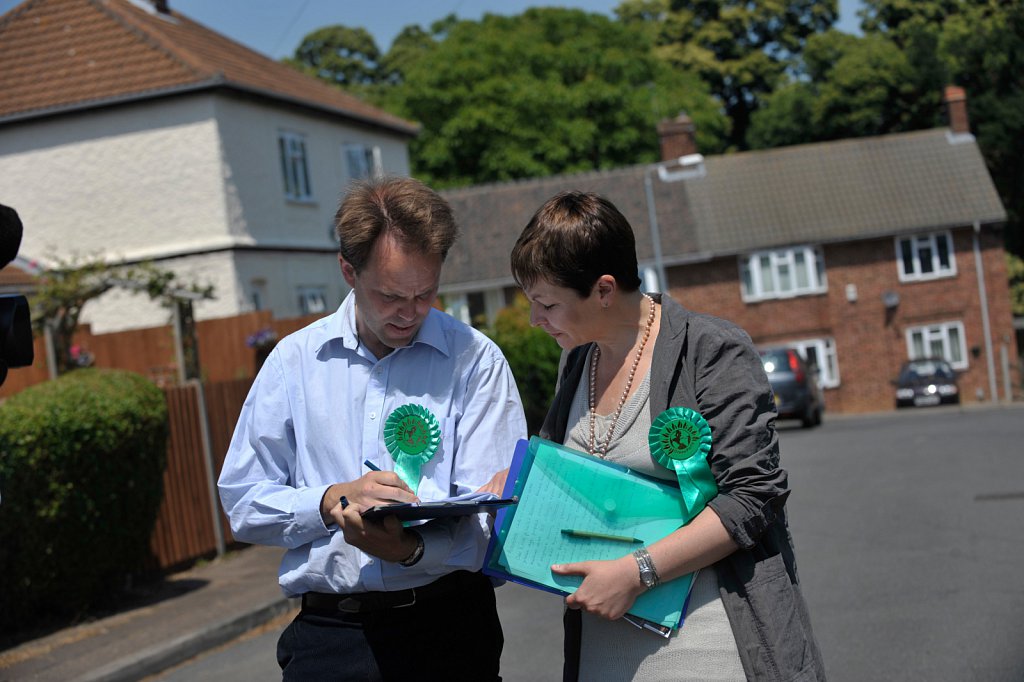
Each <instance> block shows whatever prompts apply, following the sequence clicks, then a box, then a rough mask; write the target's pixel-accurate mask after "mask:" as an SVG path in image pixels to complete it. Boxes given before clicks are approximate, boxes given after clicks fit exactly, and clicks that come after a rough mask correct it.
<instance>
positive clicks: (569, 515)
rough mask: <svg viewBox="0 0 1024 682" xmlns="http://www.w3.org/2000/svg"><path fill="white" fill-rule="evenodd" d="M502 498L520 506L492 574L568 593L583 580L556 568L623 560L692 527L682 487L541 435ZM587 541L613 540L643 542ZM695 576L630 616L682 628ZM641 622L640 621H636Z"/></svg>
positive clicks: (503, 517) (496, 542)
mask: <svg viewBox="0 0 1024 682" xmlns="http://www.w3.org/2000/svg"><path fill="white" fill-rule="evenodd" d="M502 497H505V498H512V497H515V498H517V499H518V500H519V503H518V504H516V505H514V506H511V507H505V508H503V509H499V510H498V513H497V515H496V517H495V521H494V532H493V533H492V534H491V541H490V545H489V546H488V549H487V557H486V559H485V560H484V568H483V571H484V573H486V574H488V575H490V576H494V577H497V578H502V579H505V580H511V581H513V582H516V583H520V584H522V585H526V586H528V587H534V588H537V589H541V590H546V591H548V592H553V593H555V594H560V595H569V594H572V593H573V592H575V591H576V589H577V588H578V587H579V585H580V583H581V582H582V578H581V577H580V576H561V575H555V574H554V573H552V572H551V569H550V567H551V565H552V564H560V563H570V562H577V561H587V560H597V559H617V558H619V557H621V556H624V555H626V554H629V553H632V552H633V551H634V550H635V549H637V548H639V547H641V546H644V545H650V544H652V543H654V542H657V541H658V540H660V539H662V538H664V537H665V536H667V535H669V534H670V533H672V532H673V531H675V530H676V529H678V528H679V527H680V526H682V525H684V521H685V520H688V519H687V517H686V509H685V505H684V503H683V499H682V494H681V493H680V492H679V488H678V487H677V486H676V485H675V484H674V482H669V481H662V480H660V479H656V478H652V477H650V476H645V475H643V474H640V473H638V472H636V471H633V470H632V469H629V468H628V467H625V466H622V465H619V464H615V463H613V462H608V461H606V460H603V459H599V458H597V457H592V456H590V455H587V454H585V453H582V452H579V451H576V450H573V449H571V448H567V447H565V446H564V445H560V444H558V443H553V442H551V441H547V440H544V439H542V438H538V437H536V436H534V437H533V438H531V439H530V440H529V442H527V441H525V440H523V441H520V442H519V443H518V445H517V446H516V451H515V454H514V455H513V459H512V465H511V467H510V469H509V475H508V479H507V481H506V482H505V489H504V491H503V494H502ZM566 530H573V531H582V533H581V534H582V535H586V534H592V535H611V536H616V537H619V538H624V539H625V538H630V539H633V538H635V539H636V540H638V541H639V542H636V543H631V542H627V541H625V540H622V541H619V540H604V539H601V538H600V537H573V536H572V535H570V534H567V533H565V532H563V531H566ZM693 578H694V574H692V573H691V574H689V575H685V576H681V577H679V578H676V579H674V580H671V581H668V582H665V583H662V584H660V585H658V586H657V587H656V588H654V589H652V590H649V591H647V592H645V593H643V594H641V595H640V597H638V598H637V600H636V602H635V603H634V604H633V607H632V608H631V609H630V611H629V614H630V615H632V616H636V617H638V618H640V619H643V620H644V621H649V622H650V623H652V624H656V625H658V626H661V627H660V628H655V629H657V630H658V631H660V632H661V633H662V634H666V632H667V628H678V627H679V626H681V625H682V620H683V614H684V613H685V612H686V601H687V599H688V597H689V593H690V588H691V586H692V584H693ZM634 622H635V621H634Z"/></svg>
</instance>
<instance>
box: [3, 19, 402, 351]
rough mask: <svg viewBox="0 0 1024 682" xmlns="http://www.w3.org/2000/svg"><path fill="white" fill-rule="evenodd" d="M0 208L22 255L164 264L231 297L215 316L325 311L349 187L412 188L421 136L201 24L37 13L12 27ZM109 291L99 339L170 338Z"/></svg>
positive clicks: (143, 308)
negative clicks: (337, 218)
mask: <svg viewBox="0 0 1024 682" xmlns="http://www.w3.org/2000/svg"><path fill="white" fill-rule="evenodd" d="M0 64H2V68H0V92H2V93H3V96H2V97H0V203H4V204H7V205H9V206H12V207H14V208H15V209H16V210H17V211H18V213H19V215H20V216H21V219H22V221H23V222H24V224H25V234H24V239H23V241H22V244H21V255H22V256H24V257H26V258H29V259H33V260H37V261H40V262H42V263H44V264H46V263H47V262H52V260H53V259H60V260H67V259H69V258H72V257H74V256H76V255H77V256H79V257H83V256H93V255H99V256H100V257H101V258H103V259H104V260H106V261H107V262H127V263H134V262H139V261H143V260H152V261H154V262H155V263H156V264H157V265H159V266H161V267H163V268H165V269H168V270H172V271H174V272H176V273H177V274H179V275H180V276H181V277H182V278H183V279H186V280H192V281H197V282H199V283H204V284H205V283H211V284H213V285H214V287H215V290H216V294H217V298H216V300H213V301H204V302H201V303H199V304H198V305H197V306H196V315H197V317H198V318H199V319H208V318H218V317H225V316H231V315H237V314H239V313H246V312H251V311H254V310H269V311H272V312H273V314H274V315H275V316H277V317H293V316H297V315H304V314H313V313H319V312H325V311H328V310H331V309H333V308H334V307H335V306H337V305H338V304H339V303H340V301H341V299H342V297H343V296H344V293H345V291H347V287H345V286H344V281H343V280H342V278H341V276H340V273H339V271H338V262H337V244H336V242H335V240H334V237H333V232H332V223H333V217H334V212H335V210H336V209H337V204H338V199H339V196H340V194H341V193H342V191H343V188H344V187H345V186H346V185H347V184H348V182H349V181H350V180H352V179H354V178H359V177H363V176H366V175H367V174H369V173H373V172H387V173H394V174H399V175H406V174H408V173H409V159H408V142H409V140H411V139H412V137H413V136H414V135H415V134H416V133H417V131H418V126H417V125H416V124H413V123H411V122H409V121H406V120H403V119H400V118H398V117H396V116H393V115H391V114H389V113H387V112H384V111H382V110H380V109H377V108H375V107H372V106H370V105H368V104H366V103H365V102H362V101H360V100H359V99H357V98H355V97H353V96H351V95H349V94H347V93H345V92H343V91H342V90H340V89H338V88H336V87H333V86H330V85H328V84H326V83H324V82H322V81H319V80H317V79H315V78H312V77H309V76H306V75H303V74H300V73H298V72H296V71H295V70H294V69H291V68H289V67H287V66H285V65H283V64H281V63H279V62H276V61H274V60H272V59H269V58H267V57H265V56H263V55H261V54H259V53H256V52H254V51H252V50H250V49H248V48H246V47H244V46H242V45H239V44H238V43H235V42H234V41H232V40H230V39H228V38H226V37H224V36H222V35H220V34H218V33H215V32H213V31H211V30H209V29H207V28H205V27H204V26H202V25H200V24H197V23H195V22H193V21H191V20H190V19H188V18H187V17H185V16H183V15H182V14H180V13H178V12H175V11H173V10H172V9H170V8H169V7H168V3H167V2H166V0H160V1H158V0H154V1H153V2H145V1H143V0H28V1H26V2H23V3H21V4H20V5H18V6H17V7H15V8H14V9H12V10H10V11H9V12H7V13H6V14H4V15H3V16H0ZM166 321H167V312H166V311H165V310H163V309H161V308H160V307H159V306H158V305H157V304H155V303H151V302H150V301H149V300H148V299H147V298H146V297H145V296H132V295H129V294H125V293H122V292H116V291H114V292H110V293H108V294H105V295H104V296H103V297H102V298H101V299H99V300H97V301H95V302H94V303H90V305H89V306H88V307H87V308H86V310H85V314H84V316H83V322H85V323H89V324H91V326H92V330H93V331H94V332H97V333H101V332H111V331H118V330H122V329H129V328H139V327H149V326H154V325H161V324H164V323H166Z"/></svg>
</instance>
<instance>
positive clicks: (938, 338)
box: [928, 329, 946, 358]
mask: <svg viewBox="0 0 1024 682" xmlns="http://www.w3.org/2000/svg"><path fill="white" fill-rule="evenodd" d="M928 331H929V332H933V333H931V334H929V339H928V354H929V355H930V356H931V357H933V358H944V357H946V353H945V352H944V350H945V349H944V348H943V347H942V346H943V343H942V335H941V334H939V333H936V332H938V330H933V329H929V330H928Z"/></svg>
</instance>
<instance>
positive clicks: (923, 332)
mask: <svg viewBox="0 0 1024 682" xmlns="http://www.w3.org/2000/svg"><path fill="white" fill-rule="evenodd" d="M907 358H908V359H910V360H919V359H922V358H942V359H944V360H946V361H948V362H949V364H951V365H952V366H953V369H967V346H966V341H965V340H964V325H963V323H962V322H940V323H938V324H930V325H927V326H925V327H910V328H908V329H907Z"/></svg>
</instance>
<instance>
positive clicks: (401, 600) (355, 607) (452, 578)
mask: <svg viewBox="0 0 1024 682" xmlns="http://www.w3.org/2000/svg"><path fill="white" fill-rule="evenodd" d="M460 573H461V574H464V575H466V576H469V575H472V574H469V573H467V572H466V571H457V572H456V573H450V574H448V575H446V576H444V577H443V578H439V579H437V580H435V581H434V582H432V583H428V584H426V585H423V586H421V587H413V588H411V589H408V590H396V591H394V592H356V593H353V594H328V593H324V592H306V593H305V594H303V595H302V610H303V611H315V612H317V613H323V614H332V613H369V612H371V611H381V610H384V609H401V608H405V607H408V606H413V605H414V604H416V603H417V602H420V601H422V600H425V599H433V598H435V597H439V596H442V595H445V594H448V593H451V592H455V591H456V590H458V589H459V585H460V583H461V582H462V580H460V577H462V576H460V575H459V574H460Z"/></svg>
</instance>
